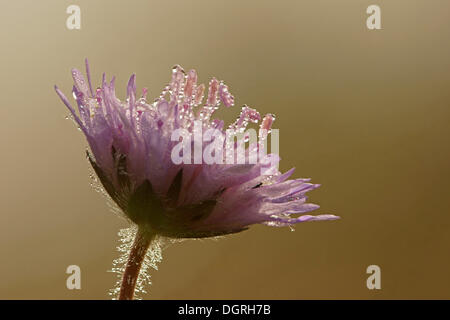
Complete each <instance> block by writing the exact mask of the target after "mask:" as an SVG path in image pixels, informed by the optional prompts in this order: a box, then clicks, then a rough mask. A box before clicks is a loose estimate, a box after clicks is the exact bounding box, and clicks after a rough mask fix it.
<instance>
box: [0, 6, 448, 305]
mask: <svg viewBox="0 0 450 320" xmlns="http://www.w3.org/2000/svg"><path fill="white" fill-rule="evenodd" d="M70 4H77V5H79V6H80V7H81V30H78V31H77V30H73V31H71V30H68V29H67V28H66V18H67V16H68V15H67V14H66V8H67V7H68V6H69V5H70ZM370 4H378V5H380V6H381V10H382V28H383V29H382V30H376V31H369V30H368V29H367V28H366V18H367V14H366V8H367V7H368V5H370ZM449 9H450V3H449V2H448V1H447V0H433V1H425V0H421V1H419V0H397V1H386V0H371V1H363V0H352V1H350V0H341V1H333V0H327V1H325V0H322V1H321V0H301V1H300V0H299V1H293V0H284V1H280V0H277V1H261V0H258V1H249V0H246V1H238V0H231V1H206V0H195V1H193V0H192V1H187V0H183V1H181V0H180V1H137V0H135V1H111V0H96V1H87V0H73V1H62V0H60V1H49V0H45V1H44V0H40V1H31V0H29V1H23V0H17V1H2V2H1V5H0V21H1V22H0V23H1V28H0V40H1V52H2V55H1V61H0V66H1V69H0V70H1V83H0V88H1V91H2V95H1V99H2V103H1V104H2V107H1V108H0V117H1V125H0V143H1V150H2V151H1V152H2V153H1V158H0V176H1V178H2V179H1V183H0V194H1V209H0V210H1V214H0V255H1V261H0V274H1V275H2V277H1V278H0V298H2V299H54V298H56V299H108V298H109V297H108V295H107V291H108V289H109V288H111V287H112V285H113V283H114V281H115V276H114V275H113V274H111V273H108V272H106V271H107V270H108V269H110V268H111V261H112V259H114V258H115V257H116V256H117V253H116V252H115V246H116V245H117V236H116V233H117V232H118V230H119V229H120V228H122V227H125V226H126V223H125V222H124V221H122V220H121V219H119V218H117V217H116V216H115V215H113V214H112V213H111V212H110V211H109V209H108V207H107V205H106V202H105V200H104V198H103V197H102V196H101V195H99V194H98V193H96V192H94V190H93V189H92V188H91V187H90V186H89V183H90V179H89V165H88V163H87V161H86V159H85V153H84V149H85V147H86V145H87V144H86V142H85V140H84V137H83V135H82V134H81V133H80V132H79V131H77V130H76V129H75V126H74V125H73V124H72V123H71V121H67V120H65V119H64V117H65V116H66V115H67V114H68V111H67V110H66V109H65V107H64V106H63V104H62V103H61V102H60V101H59V99H58V98H57V96H56V94H55V93H54V91H53V85H54V84H55V83H57V84H58V85H59V86H60V87H61V88H62V89H63V90H64V91H65V92H66V93H68V94H69V93H70V90H71V85H72V81H71V76H70V68H72V67H78V68H82V67H83V59H84V58H85V57H88V58H89V59H90V63H91V69H92V73H93V78H94V82H95V83H96V85H97V84H99V83H100V82H99V81H100V77H101V73H102V72H103V71H105V72H107V74H108V75H109V76H112V75H116V76H117V78H118V82H117V84H118V89H119V91H118V94H119V96H121V97H124V93H125V85H126V82H127V80H128V77H129V75H130V74H131V73H133V72H136V73H137V81H138V86H139V88H142V86H148V87H149V89H150V95H151V96H153V97H154V96H156V95H158V94H159V91H160V90H161V88H162V87H163V85H164V84H166V83H167V82H168V80H169V78H170V68H171V67H172V65H174V64H181V65H182V66H184V67H185V68H186V69H189V68H196V69H197V71H198V72H199V75H200V80H201V81H202V82H206V81H208V79H209V78H210V77H211V76H213V75H214V76H217V77H218V78H220V79H224V80H225V81H226V82H227V83H228V84H229V86H230V89H231V91H232V92H233V94H234V95H235V96H236V97H237V104H238V105H241V104H243V103H247V104H249V105H250V106H252V107H256V108H258V109H259V110H260V111H261V113H266V112H273V113H275V114H276V115H277V121H276V127H277V128H279V129H280V139H281V146H280V151H281V157H282V159H283V160H282V162H281V169H283V170H287V169H289V168H291V167H293V166H295V167H297V171H296V173H295V175H294V177H312V178H313V181H314V182H317V183H321V184H322V187H321V188H320V189H318V190H317V191H314V192H313V193H311V200H312V201H314V202H316V203H319V204H320V205H321V209H320V213H334V214H338V215H340V216H342V218H343V219H342V220H340V221H333V222H318V223H305V224H301V225H298V226H297V227H296V231H295V232H290V230H289V229H288V228H285V229H276V228H269V227H265V226H256V227H253V228H251V230H249V231H247V232H244V233H241V234H237V235H234V236H229V237H227V238H226V239H223V240H220V241H211V240H204V241H187V242H184V243H181V244H176V245H173V246H171V247H169V248H168V249H167V250H166V251H165V252H164V260H163V262H162V263H161V264H160V270H159V271H157V272H154V273H153V285H152V286H151V287H150V288H148V289H149V291H150V294H148V295H146V296H145V298H148V299H166V298H175V299H176V298H193V299H197V298H224V299H228V298H231V299H234V298H256V299H260V298H267V299H310V298H325V299H335V298H343V299H347V298H362V299H378V298H386V299H392V298H425V299H427V298H447V299H448V298H450V273H449V267H450V257H449V249H450V245H449V240H450V235H449V229H450V210H449V209H450V201H449V191H450V188H449V183H450V170H449V159H450V150H449V143H450V126H449V119H450V118H449V116H450V110H449V108H450V106H449V102H450V90H449V87H450V72H449V68H450V41H449V39H450V38H449V37H450V23H449V21H450V10H449ZM139 90H140V89H139ZM239 110H240V109H239V108H238V107H235V108H234V109H229V110H228V112H223V111H222V112H220V113H219V114H220V115H222V116H224V117H226V119H228V120H229V121H231V120H234V118H235V117H236V116H237V115H238V113H239ZM70 264H76V265H79V266H80V267H81V271H82V289H81V290H78V291H77V290H72V291H69V290H67V289H66V285H65V283H66V278H67V276H68V275H67V274H66V273H65V270H66V267H67V266H68V265H70ZM371 264H376V265H379V266H380V267H381V272H382V278H381V281H382V284H381V285H382V289H381V290H378V291H377V290H373V291H369V290H368V289H367V288H366V278H367V276H368V275H367V274H366V268H367V266H368V265H371Z"/></svg>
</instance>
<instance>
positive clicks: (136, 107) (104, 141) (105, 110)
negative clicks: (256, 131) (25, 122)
mask: <svg viewBox="0 0 450 320" xmlns="http://www.w3.org/2000/svg"><path fill="white" fill-rule="evenodd" d="M86 69H87V80H86V79H85V78H84V77H83V75H82V74H81V73H80V72H79V71H78V70H76V69H73V70H72V77H73V80H74V86H73V96H74V98H75V100H76V103H77V106H78V108H77V109H78V112H76V111H75V109H74V108H73V107H72V106H71V104H70V102H69V101H68V99H67V98H66V97H65V96H64V94H63V93H62V92H61V91H60V90H59V89H58V88H57V87H56V86H55V89H56V92H57V94H58V95H59V97H60V98H61V99H62V101H63V102H64V103H65V105H66V106H67V107H68V109H69V110H70V112H71V114H72V116H73V119H74V120H75V121H76V123H77V125H78V126H79V128H80V129H81V130H82V131H83V133H84V134H85V136H86V139H87V141H88V143H89V147H90V151H88V158H89V161H90V163H91V165H92V167H93V168H94V170H95V172H96V174H97V176H98V178H99V180H100V181H101V183H102V185H103V187H104V189H105V190H106V192H107V193H108V194H109V196H110V197H111V198H112V200H113V201H114V202H115V203H116V204H117V206H118V207H119V208H120V209H121V210H122V211H123V213H124V214H125V215H126V216H127V217H128V218H129V219H130V220H131V221H132V222H134V223H135V224H136V225H138V228H139V230H140V233H139V234H138V236H137V237H136V244H137V245H139V244H140V243H146V242H150V241H151V238H152V237H153V236H154V235H155V234H158V235H163V236H166V237H172V238H201V237H211V236H217V235H224V234H229V233H235V232H239V231H242V230H245V229H247V228H248V227H249V226H250V225H252V224H257V223H264V224H268V225H270V226H289V225H292V224H295V223H299V222H305V221H313V220H332V219H336V218H337V217H336V216H334V215H318V216H312V215H308V214H306V213H308V212H310V211H312V210H314V209H317V208H318V206H317V205H315V204H311V203H307V202H306V200H307V197H306V195H305V194H306V192H308V191H310V190H313V189H315V188H317V187H318V186H319V185H317V184H311V183H309V182H308V181H309V179H293V180H289V177H290V176H291V174H292V173H293V171H294V170H293V169H291V170H289V171H288V172H286V173H280V172H279V171H278V170H277V169H276V166H275V165H276V163H277V162H278V156H277V155H275V154H269V155H264V159H265V161H259V162H257V163H254V164H248V163H246V164H229V163H224V164H206V163H197V162H195V161H192V163H188V164H186V163H181V164H176V163H174V161H172V159H171V154H172V150H173V148H174V146H175V145H176V144H177V143H178V142H177V141H173V139H172V133H173V132H174V131H175V130H177V129H183V130H184V131H183V132H187V133H188V134H191V135H194V134H195V132H194V130H195V125H194V122H195V121H201V126H202V129H208V128H214V129H217V130H219V131H220V132H223V133H224V134H225V130H226V128H224V122H223V121H222V120H219V119H213V113H214V111H215V110H216V109H217V108H218V107H219V105H220V104H222V105H224V106H225V107H230V106H232V105H233V104H234V97H233V96H232V95H231V93H230V92H229V90H228V87H227V86H226V85H225V84H224V83H223V82H222V81H218V80H217V79H216V78H213V79H212V80H211V81H210V82H209V86H208V90H207V92H206V93H205V86H204V85H203V84H198V83H197V73H196V71H195V70H190V71H189V72H187V73H185V72H184V71H183V70H182V69H181V67H179V66H176V67H174V69H173V71H172V79H171V81H170V83H169V85H168V86H166V87H165V88H164V90H163V92H162V93H161V95H160V96H159V97H158V98H157V99H156V100H155V101H154V102H152V103H149V102H148V101H147V90H146V89H145V88H144V89H143V91H142V94H141V95H140V96H137V93H136V82H135V75H132V76H131V78H130V80H129V82H128V87H127V98H126V100H125V101H121V100H119V99H118V98H117V97H116V95H115V88H114V78H113V79H112V80H111V81H109V82H107V80H106V76H105V75H103V81H102V85H101V87H99V88H97V89H95V90H94V88H93V87H92V84H91V78H90V75H89V66H88V64H87V61H86ZM204 95H206V99H205V98H204ZM273 120H274V116H273V115H271V114H268V115H266V116H265V117H263V118H262V119H261V117H260V115H259V113H258V112H257V111H256V110H254V109H252V108H249V107H247V106H244V107H243V109H242V111H241V114H240V116H239V118H238V119H237V120H236V122H235V123H233V124H231V125H230V126H228V129H232V130H234V131H235V132H243V131H244V130H245V128H246V127H247V124H248V123H251V122H259V121H260V122H261V124H260V128H261V129H263V130H261V133H260V138H261V139H262V140H264V139H266V137H267V133H268V132H269V131H270V129H271V126H272V122H273ZM210 143H212V142H211V141H207V142H204V141H203V139H201V144H202V145H201V147H202V148H206V147H207V146H208V145H209V144H210ZM260 148H261V145H260V144H259V143H258V144H256V145H255V144H253V145H250V146H249V147H248V148H247V149H246V154H248V153H249V152H252V151H257V152H259V151H260ZM192 157H194V155H192ZM193 160H194V159H193ZM268 160H269V161H268ZM267 163H270V165H269V168H265V169H264V168H263V167H264V166H266V167H267ZM263 169H264V170H263ZM294 214H300V216H297V217H293V216H292V215H294ZM139 237H141V238H142V239H148V241H146V240H145V241H144V240H142V239H141V240H139V239H138V238H139ZM144 246H147V247H148V244H145V245H144ZM145 249H146V248H145ZM144 252H145V250H144ZM130 257H131V255H130ZM135 260H136V259H135ZM130 279H131V278H130ZM131 280H132V279H131ZM131 296H132V293H131ZM124 298H127V297H124ZM128 298H129V297H128Z"/></svg>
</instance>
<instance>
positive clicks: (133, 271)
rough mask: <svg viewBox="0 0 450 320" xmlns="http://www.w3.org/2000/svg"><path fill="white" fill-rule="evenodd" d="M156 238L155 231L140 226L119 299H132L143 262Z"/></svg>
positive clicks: (123, 278) (129, 257)
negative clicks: (151, 231)
mask: <svg viewBox="0 0 450 320" xmlns="http://www.w3.org/2000/svg"><path fill="white" fill-rule="evenodd" d="M154 238H155V235H154V234H153V233H150V232H148V231H147V230H143V229H142V228H138V231H137V233H136V237H135V238H134V242H133V245H132V246H131V250H130V255H129V256H128V261H127V265H126V267H125V271H124V273H123V277H122V284H121V286H120V292H119V300H132V299H133V296H134V290H135V288H136V283H137V280H138V277H139V271H140V270H141V266H142V262H143V261H144V258H145V254H146V253H147V250H148V248H149V246H150V243H151V242H152V240H153V239H154Z"/></svg>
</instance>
